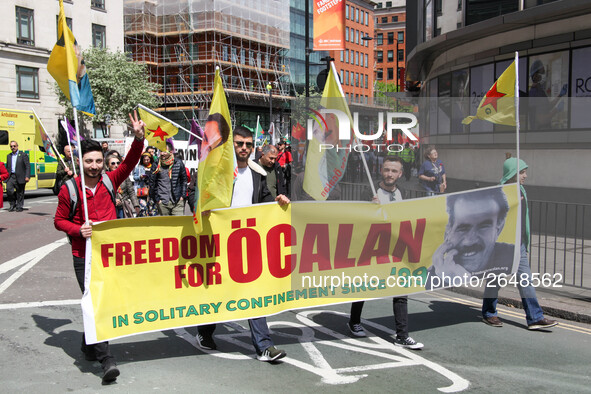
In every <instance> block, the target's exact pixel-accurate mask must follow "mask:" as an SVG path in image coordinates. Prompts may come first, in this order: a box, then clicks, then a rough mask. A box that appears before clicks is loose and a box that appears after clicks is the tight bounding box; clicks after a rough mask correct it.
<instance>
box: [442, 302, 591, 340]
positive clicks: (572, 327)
mask: <svg viewBox="0 0 591 394" xmlns="http://www.w3.org/2000/svg"><path fill="white" fill-rule="evenodd" d="M433 295H434V296H436V297H438V298H441V299H444V300H447V301H451V302H457V303H460V304H464V305H473V306H477V307H482V304H481V303H479V302H474V301H470V300H464V299H462V298H456V297H452V296H444V295H441V294H437V293H433ZM497 312H498V313H499V314H500V315H506V316H511V317H518V318H523V313H520V312H513V311H510V310H502V309H500V310H498V311H497ZM552 328H562V329H565V330H568V331H574V332H578V333H581V334H587V335H591V328H586V327H581V326H575V325H573V324H569V323H565V322H564V321H561V322H560V324H558V325H557V326H555V327H552Z"/></svg>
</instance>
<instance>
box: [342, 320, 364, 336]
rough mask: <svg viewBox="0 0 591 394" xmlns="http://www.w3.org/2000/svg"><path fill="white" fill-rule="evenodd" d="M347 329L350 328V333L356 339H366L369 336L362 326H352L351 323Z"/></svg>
mask: <svg viewBox="0 0 591 394" xmlns="http://www.w3.org/2000/svg"><path fill="white" fill-rule="evenodd" d="M347 327H349V331H351V334H353V335H354V336H356V337H359V338H365V337H366V336H367V335H366V334H365V330H364V329H363V326H362V325H361V324H351V322H349V323H347Z"/></svg>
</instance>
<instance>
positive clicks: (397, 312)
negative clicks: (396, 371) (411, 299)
mask: <svg viewBox="0 0 591 394" xmlns="http://www.w3.org/2000/svg"><path fill="white" fill-rule="evenodd" d="M403 173H404V171H403V162H402V159H401V158H400V157H398V156H386V158H385V160H384V164H383V166H382V170H381V175H382V180H381V181H380V182H379V183H378V184H377V185H376V194H375V195H373V196H372V193H371V191H370V193H367V194H365V195H364V197H365V200H371V201H373V202H374V203H377V204H387V203H390V202H394V201H402V200H403V199H404V198H405V197H406V196H405V192H404V190H402V189H400V188H399V187H398V186H397V185H396V182H397V181H398V179H400V178H401V177H402V174H403ZM392 308H393V311H394V324H395V326H396V338H395V339H394V344H395V345H396V346H402V347H405V348H408V349H413V350H417V349H421V348H422V347H423V344H422V343H420V342H417V341H415V340H414V339H412V338H411V337H410V336H409V335H408V297H406V296H403V297H393V298H392ZM362 310H363V301H358V302H354V303H353V304H351V316H350V317H349V323H347V325H348V327H349V330H351V333H352V334H353V335H354V336H356V337H364V336H365V331H364V330H363V327H362V326H361V311H362Z"/></svg>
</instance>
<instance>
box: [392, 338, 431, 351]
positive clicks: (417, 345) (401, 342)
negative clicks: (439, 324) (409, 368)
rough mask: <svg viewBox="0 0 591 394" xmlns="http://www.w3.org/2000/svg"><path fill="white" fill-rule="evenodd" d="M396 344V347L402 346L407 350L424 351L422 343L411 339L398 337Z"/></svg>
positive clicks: (395, 340)
mask: <svg viewBox="0 0 591 394" xmlns="http://www.w3.org/2000/svg"><path fill="white" fill-rule="evenodd" d="M394 344H395V345H396V346H401V347H405V348H407V349H412V350H418V349H422V348H423V346H424V345H423V344H422V343H421V342H417V341H415V340H414V339H412V338H411V337H406V338H399V337H396V339H394Z"/></svg>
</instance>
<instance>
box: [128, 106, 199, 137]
mask: <svg viewBox="0 0 591 394" xmlns="http://www.w3.org/2000/svg"><path fill="white" fill-rule="evenodd" d="M137 106H138V108H141V109H143V110H144V111H146V112H148V113H150V114H152V115H154V116H156V117H157V118H160V119H162V120H165V121H167V122H170V123H171V124H172V125H173V126H174V127H176V128H177V129H181V130H183V131H185V132H187V133H189V134H191V135H192V136H193V137H195V138H199V139H200V140H201V141H203V138H201V137H199V136H198V135H197V134H195V133H192V132H191V131H189V130H187V129H185V128H184V127H183V126H181V125H180V124H178V123H176V122H173V121H172V120H170V119H168V118H166V117H164V116H162V115H160V114H159V113H158V112H154V111H152V110H151V109H150V108H148V107H146V106H144V105H141V104H138V105H137Z"/></svg>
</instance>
